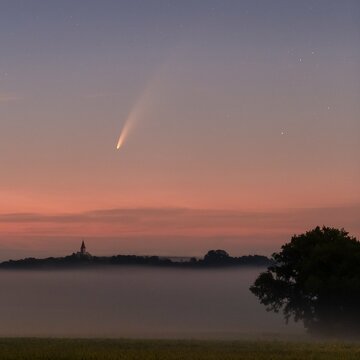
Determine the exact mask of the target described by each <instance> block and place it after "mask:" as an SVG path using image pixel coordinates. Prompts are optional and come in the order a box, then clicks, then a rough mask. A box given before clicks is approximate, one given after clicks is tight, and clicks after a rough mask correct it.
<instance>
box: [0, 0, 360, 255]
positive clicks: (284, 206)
mask: <svg viewBox="0 0 360 360" xmlns="http://www.w3.org/2000/svg"><path fill="white" fill-rule="evenodd" d="M0 5H1V12H0V46H1V49H2V50H1V53H0V165H1V172H0V258H1V259H3V258H8V257H15V258H17V257H23V256H39V255H44V256H45V255H50V254H52V255H56V254H66V253H69V252H71V251H73V250H75V249H74V248H77V247H78V244H79V241H80V239H81V237H84V238H85V239H86V241H87V243H88V247H89V250H90V251H92V252H94V253H99V254H109V253H114V252H125V253H146V254H154V253H159V254H178V255H187V254H189V255H201V254H202V253H203V252H204V251H206V250H208V249H209V248H214V247H216V248H225V249H227V250H229V251H230V252H231V253H233V254H242V253H244V252H260V253H266V254H268V253H271V252H272V251H274V250H277V249H278V248H279V246H280V244H282V243H283V242H284V241H286V240H288V239H289V237H290V236H291V235H292V234H294V233H296V232H302V231H305V230H307V229H308V228H309V227H311V226H315V225H317V224H319V225H322V224H326V225H329V226H340V227H342V226H343V227H345V228H346V229H347V230H348V231H350V232H351V233H352V234H353V235H356V236H360V186H359V184H360V161H359V160H360V159H359V157H360V156H359V153H360V120H359V119H360V116H359V114H360V101H359V100H360V45H359V44H360V2H359V1H357V0H353V1H350V0H344V1H338V0H336V1H332V0H326V1H325V0H324V1H321V0H314V1H311V0H308V1H287V0H286V1H285V0H276V1H266V0H262V1H259V0H247V1H240V0H236V1H235V0H234V1H231V0H222V1H219V0H218V1H215V0H206V1H205V0H203V1H200V0H198V1H195V0H192V1H186V0H184V1H169V0H167V1H165V0H164V1H160V0H149V1H147V0H146V1H145V0H142V1H139V0H129V1H126V0H124V1H118V0H96V1H95V0H71V1H70V0H62V1H49V0H23V1H20V0H0ZM129 118H136V119H135V121H134V124H133V125H134V126H133V127H132V128H131V131H129V133H128V136H127V137H126V139H125V142H124V145H123V146H122V147H121V149H120V150H119V151H117V150H116V144H117V141H118V138H119V134H120V131H121V129H122V128H123V126H124V125H125V124H126V122H127V121H128V119H129Z"/></svg>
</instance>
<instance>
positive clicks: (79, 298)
mask: <svg viewBox="0 0 360 360" xmlns="http://www.w3.org/2000/svg"><path fill="white" fill-rule="evenodd" d="M260 271H261V269H258V268H257V269H244V268H243V269H224V270H221V269H216V270H197V271H194V270H179V269H154V268H140V267H139V268H114V269H101V270H75V271H74V270H68V271H26V272H25V271H16V270H15V271H1V272H0V283H1V284H2V285H1V286H2V295H1V297H0V318H1V321H0V336H47V337H48V336H67V337H118V336H123V337H137V338H139V337H149V338H207V337H209V338H211V337H221V338H235V337H237V336H240V335H241V334H254V335H263V334H269V333H271V334H283V335H284V334H290V335H291V334H293V335H296V334H303V333H304V332H305V331H304V329H303V327H302V325H301V324H294V323H290V324H289V325H286V324H285V323H284V320H283V318H282V316H279V315H276V314H273V313H268V312H266V311H265V309H264V307H263V306H262V305H260V304H259V302H258V300H257V299H256V298H255V296H253V295H252V294H251V293H250V291H249V289H248V288H249V285H250V284H251V283H252V282H253V280H254V279H255V278H256V276H257V275H258V273H259V272H260Z"/></svg>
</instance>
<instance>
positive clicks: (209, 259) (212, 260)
mask: <svg viewBox="0 0 360 360" xmlns="http://www.w3.org/2000/svg"><path fill="white" fill-rule="evenodd" d="M229 260H230V255H229V254H228V253H227V252H226V251H225V250H210V251H208V253H207V254H206V255H205V256H204V262H205V263H207V264H218V265H220V264H224V263H227V262H228V261H229Z"/></svg>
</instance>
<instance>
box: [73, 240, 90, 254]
mask: <svg viewBox="0 0 360 360" xmlns="http://www.w3.org/2000/svg"><path fill="white" fill-rule="evenodd" d="M73 255H75V256H77V257H81V258H91V257H92V255H91V254H90V253H89V252H87V251H86V245H85V242H84V240H83V241H82V243H81V246H80V251H78V252H76V253H74V254H73Z"/></svg>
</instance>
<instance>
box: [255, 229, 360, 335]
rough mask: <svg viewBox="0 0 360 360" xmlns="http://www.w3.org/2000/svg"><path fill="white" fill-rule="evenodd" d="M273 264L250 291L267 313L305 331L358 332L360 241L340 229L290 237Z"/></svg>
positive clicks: (312, 231) (274, 258)
mask: <svg viewBox="0 0 360 360" xmlns="http://www.w3.org/2000/svg"><path fill="white" fill-rule="evenodd" d="M272 259H273V260H274V262H275V265H273V266H271V267H269V268H268V270H267V271H266V272H264V273H261V274H260V275H259V277H258V278H257V279H256V281H255V283H254V284H253V285H252V286H251V287H250V290H251V292H252V293H254V294H255V295H256V296H257V297H258V298H259V300H260V302H261V303H262V304H264V305H265V306H266V308H267V310H268V311H275V312H279V311H282V312H283V314H284V316H285V319H286V321H288V320H289V319H290V318H294V319H295V321H299V320H300V321H303V322H304V325H305V327H306V328H307V329H308V330H309V332H313V333H323V334H334V335H349V334H350V333H352V334H360V242H359V241H357V240H356V238H354V237H351V236H349V234H348V232H346V231H345V230H344V229H341V230H339V229H335V228H329V227H323V228H320V227H316V228H315V229H313V230H311V231H308V232H306V233H305V234H302V235H298V236H293V237H292V239H291V241H290V242H289V243H287V244H285V245H283V246H282V248H281V251H280V252H279V253H275V254H273V256H272Z"/></svg>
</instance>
